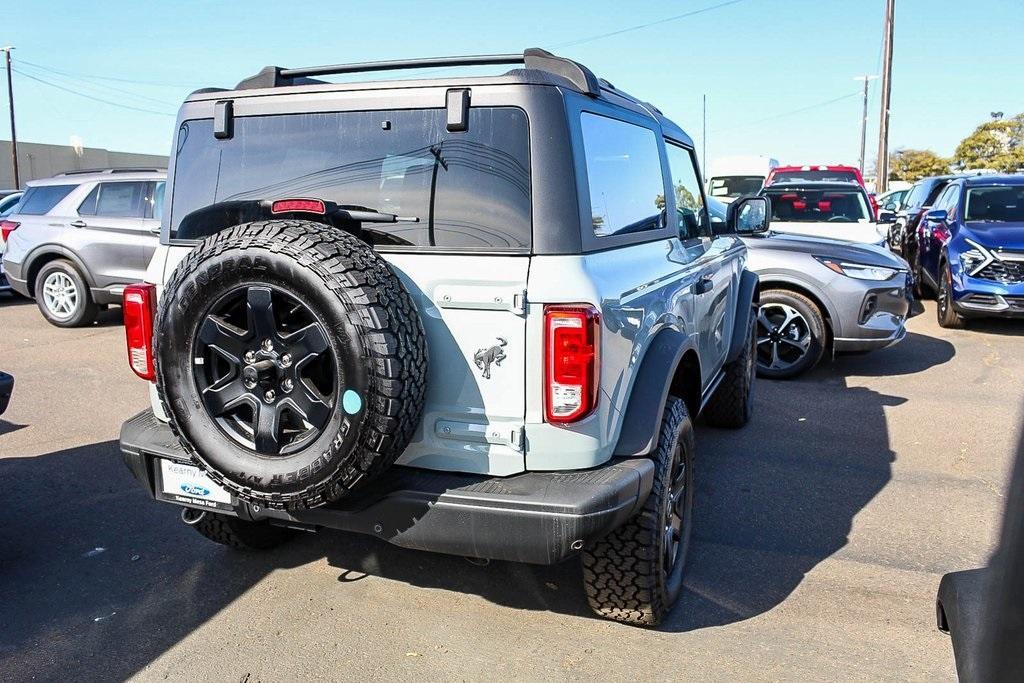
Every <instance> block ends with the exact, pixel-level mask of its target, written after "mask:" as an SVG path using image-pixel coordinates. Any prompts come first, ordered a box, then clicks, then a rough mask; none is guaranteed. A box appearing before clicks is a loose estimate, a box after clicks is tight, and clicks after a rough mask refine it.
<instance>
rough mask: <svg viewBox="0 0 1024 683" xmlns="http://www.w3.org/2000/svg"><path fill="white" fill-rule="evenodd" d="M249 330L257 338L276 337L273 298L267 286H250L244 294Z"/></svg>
mask: <svg viewBox="0 0 1024 683" xmlns="http://www.w3.org/2000/svg"><path fill="white" fill-rule="evenodd" d="M246 303H247V305H248V320H249V331H250V332H253V333H255V335H256V338H257V339H276V338H277V323H276V322H275V319H274V300H273V298H272V297H271V293H270V288H269V287H250V288H249V291H248V293H247V295H246Z"/></svg>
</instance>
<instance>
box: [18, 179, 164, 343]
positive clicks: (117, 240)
mask: <svg viewBox="0 0 1024 683" xmlns="http://www.w3.org/2000/svg"><path fill="white" fill-rule="evenodd" d="M166 178H167V173H166V171H164V170H162V169H107V170H103V171H81V172H73V173H63V174H61V175H58V176H55V177H53V178H48V179H46V180H36V181H33V182H30V183H29V184H28V189H26V190H25V194H24V196H22V198H21V200H20V201H19V202H18V205H17V206H16V207H15V208H14V211H13V212H12V213H11V214H10V215H9V216H6V217H5V218H4V222H3V232H4V234H5V235H6V237H7V244H6V250H5V251H4V254H3V268H4V271H5V272H6V275H7V279H8V281H9V282H10V286H11V287H12V288H13V289H14V290H15V291H17V292H19V293H21V294H23V295H25V296H27V297H31V298H34V299H35V300H36V302H37V303H38V304H39V310H40V311H42V313H43V316H44V317H45V318H46V319H47V320H48V321H50V322H51V323H53V324H54V325H57V326H58V327H75V326H77V325H87V324H88V323H90V322H92V320H93V319H94V318H95V317H96V312H97V311H98V310H99V308H100V307H101V306H105V305H107V304H112V303H120V301H121V292H122V291H123V290H124V287H125V285H129V284H132V283H133V282H138V281H140V280H142V278H143V275H144V274H145V272H146V267H147V266H148V265H149V261H150V259H151V258H152V256H153V252H154V251H155V250H156V247H157V244H158V243H159V241H160V236H159V232H160V212H161V210H162V207H163V194H164V181H165V180H166Z"/></svg>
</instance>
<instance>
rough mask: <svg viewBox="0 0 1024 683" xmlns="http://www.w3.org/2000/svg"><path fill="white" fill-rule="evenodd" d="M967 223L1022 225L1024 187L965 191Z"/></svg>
mask: <svg viewBox="0 0 1024 683" xmlns="http://www.w3.org/2000/svg"><path fill="white" fill-rule="evenodd" d="M964 220H965V221H966V222H968V223H972V222H973V223H1024V187H1006V186H1005V185H1004V186H1002V187H998V186H996V187H972V188H970V189H969V190H967V200H966V202H965V203H964Z"/></svg>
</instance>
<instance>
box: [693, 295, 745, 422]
mask: <svg viewBox="0 0 1024 683" xmlns="http://www.w3.org/2000/svg"><path fill="white" fill-rule="evenodd" d="M756 332H757V320H756V316H754V315H751V316H750V318H749V320H748V321H747V343H746V345H745V346H744V348H743V351H741V352H740V355H739V357H737V358H736V360H734V361H732V362H731V363H727V364H726V366H725V368H723V371H724V373H725V376H724V377H723V378H722V383H721V384H719V385H718V388H717V389H716V390H715V393H714V394H712V396H711V399H710V400H709V401H708V404H707V405H706V406H705V407H704V419H705V420H707V423H708V424H709V425H711V426H712V427H723V428H725V429H739V428H740V427H743V426H744V425H746V424H747V423H748V422H750V418H751V416H753V414H754V377H755V376H756V374H757V364H756V363H755V361H754V358H755V355H756V353H757V351H756V346H757V336H756Z"/></svg>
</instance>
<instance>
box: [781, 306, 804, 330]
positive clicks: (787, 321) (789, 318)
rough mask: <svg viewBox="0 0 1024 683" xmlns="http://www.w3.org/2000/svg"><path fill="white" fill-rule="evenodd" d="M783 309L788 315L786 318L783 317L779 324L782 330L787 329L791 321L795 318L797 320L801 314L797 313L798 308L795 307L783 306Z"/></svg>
mask: <svg viewBox="0 0 1024 683" xmlns="http://www.w3.org/2000/svg"><path fill="white" fill-rule="evenodd" d="M782 311H783V313H785V314H786V317H785V319H783V321H782V323H781V324H780V325H779V329H780V330H784V329H786V328H787V327H789V324H790V323H791V322H793V321H794V320H796V319H797V318H799V317H800V314H799V313H797V312H796V310H794V309H793V308H790V307H789V306H783V307H782Z"/></svg>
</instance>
